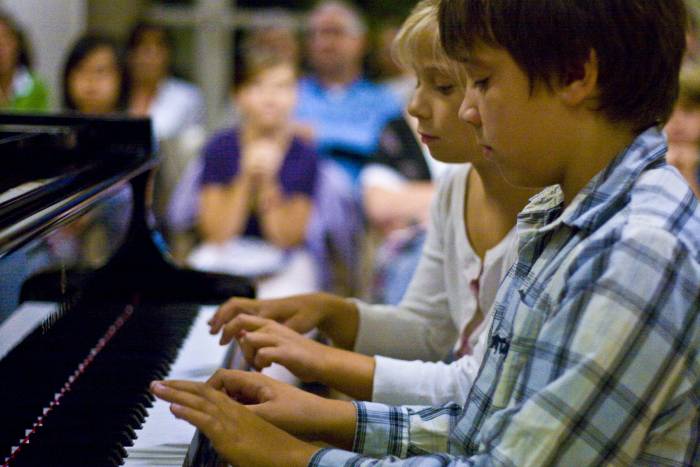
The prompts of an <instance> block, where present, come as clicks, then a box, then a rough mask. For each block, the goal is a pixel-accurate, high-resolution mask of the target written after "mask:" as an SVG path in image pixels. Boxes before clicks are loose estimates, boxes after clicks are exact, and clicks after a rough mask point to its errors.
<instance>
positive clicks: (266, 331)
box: [222, 315, 336, 382]
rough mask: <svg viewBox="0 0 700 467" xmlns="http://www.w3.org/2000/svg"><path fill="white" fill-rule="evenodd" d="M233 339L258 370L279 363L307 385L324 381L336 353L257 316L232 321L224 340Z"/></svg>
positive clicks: (280, 325) (237, 318)
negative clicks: (326, 362)
mask: <svg viewBox="0 0 700 467" xmlns="http://www.w3.org/2000/svg"><path fill="white" fill-rule="evenodd" d="M228 333H231V335H229V334H228ZM231 337H235V338H236V339H237V340H238V344H239V346H240V348H241V350H242V351H243V355H244V356H245V359H246V361H247V362H248V364H249V365H251V366H253V367H255V369H257V370H262V369H263V368H266V367H268V366H270V365H272V364H273V363H279V364H280V365H282V366H284V367H286V368H287V369H288V370H289V371H291V372H292V373H294V375H296V376H297V377H298V378H299V379H301V380H302V381H304V382H311V381H321V380H322V379H323V378H322V376H321V375H323V372H324V368H325V367H324V362H325V359H326V358H327V357H329V356H330V355H331V354H332V352H333V351H334V350H336V349H333V348H332V347H328V346H325V345H323V344H320V343H318V342H316V341H314V340H311V339H307V338H306V337H304V336H302V335H300V334H299V333H297V332H296V331H293V330H292V329H290V328H288V327H286V326H284V325H282V324H280V323H278V322H276V321H272V320H270V319H266V318H261V317H259V316H253V315H238V316H237V317H236V318H234V319H233V320H232V321H231V322H229V324H228V325H227V326H226V328H225V329H224V335H223V336H222V340H224V339H225V340H227V341H228V340H230V339H231Z"/></svg>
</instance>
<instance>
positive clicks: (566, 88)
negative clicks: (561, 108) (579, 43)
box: [557, 49, 598, 106]
mask: <svg viewBox="0 0 700 467" xmlns="http://www.w3.org/2000/svg"><path fill="white" fill-rule="evenodd" d="M557 93H558V94H559V96H560V97H561V98H562V100H563V101H564V103H565V104H567V105H570V106H578V105H580V104H581V103H583V102H585V101H587V100H589V99H591V98H596V97H597V93H598V55H597V54H596V52H595V50H593V49H591V51H590V53H589V54H588V59H587V60H586V61H585V62H584V63H582V64H581V66H580V67H579V68H578V69H577V70H576V73H575V75H574V74H572V75H570V76H568V77H567V82H566V83H565V84H563V85H562V86H561V87H560V88H559V89H558V91H557Z"/></svg>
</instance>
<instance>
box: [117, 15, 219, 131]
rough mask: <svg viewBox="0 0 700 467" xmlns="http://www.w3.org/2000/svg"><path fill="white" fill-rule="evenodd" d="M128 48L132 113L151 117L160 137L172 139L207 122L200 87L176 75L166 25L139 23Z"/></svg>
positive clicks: (130, 109)
mask: <svg viewBox="0 0 700 467" xmlns="http://www.w3.org/2000/svg"><path fill="white" fill-rule="evenodd" d="M126 51H127V76H128V109H129V113H130V114H132V115H137V116H150V117H151V118H152V119H153V129H154V132H155V136H156V138H157V139H159V140H163V139H168V138H170V137H173V136H175V135H177V134H178V133H180V132H181V131H183V130H184V129H186V128H187V127H189V126H192V125H203V124H204V123H205V119H206V110H205V105H204V98H203V97H202V94H201V92H200V91H199V89H198V88H197V87H196V86H194V85H193V84H190V83H188V82H186V81H184V80H181V79H179V78H175V77H174V76H173V75H172V70H171V59H172V57H171V55H172V51H173V42H172V40H171V38H170V36H169V35H168V32H167V30H166V29H165V27H163V26H159V25H155V24H151V23H139V24H137V25H136V26H135V27H134V28H133V29H132V31H131V34H130V35H129V39H128V41H127V46H126Z"/></svg>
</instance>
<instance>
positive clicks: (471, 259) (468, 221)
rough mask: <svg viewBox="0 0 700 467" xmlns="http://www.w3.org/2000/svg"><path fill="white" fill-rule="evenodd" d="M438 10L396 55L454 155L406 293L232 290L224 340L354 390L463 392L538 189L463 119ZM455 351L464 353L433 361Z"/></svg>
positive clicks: (439, 144)
mask: <svg viewBox="0 0 700 467" xmlns="http://www.w3.org/2000/svg"><path fill="white" fill-rule="evenodd" d="M436 14H437V8H436V2H435V1H434V0H426V1H423V2H421V3H419V4H418V6H417V7H416V9H415V10H414V12H413V13H412V14H411V16H410V17H409V18H408V19H407V20H406V22H405V23H404V25H403V27H402V28H401V30H400V31H399V34H398V36H397V42H396V44H397V47H396V55H397V58H398V59H399V61H400V62H401V63H402V64H404V66H407V67H411V68H413V69H414V71H415V73H416V76H417V81H418V85H417V88H416V91H415V94H414V96H413V98H412V100H411V102H410V103H409V106H408V112H409V113H410V114H411V115H413V116H414V117H415V118H416V119H417V120H418V133H419V134H420V136H421V139H422V141H423V143H424V144H426V145H427V146H428V148H429V150H430V153H431V155H432V157H434V158H435V159H437V160H439V161H441V162H445V163H450V164H453V165H455V164H459V165H455V166H454V170H453V171H452V172H451V174H450V175H447V176H446V177H445V180H444V183H442V184H441V185H440V187H439V188H438V190H437V197H436V200H435V203H434V205H433V207H432V211H431V214H430V221H429V227H428V236H427V237H428V238H427V241H426V244H425V247H424V249H423V252H422V258H421V260H420V262H419V265H418V268H417V270H416V273H415V275H414V277H413V279H412V281H411V283H410V286H409V289H408V291H407V293H406V295H405V296H404V298H403V300H402V301H401V303H400V304H399V305H398V306H389V305H370V304H366V303H363V302H361V301H359V300H354V301H350V300H346V299H343V298H341V297H337V296H333V295H329V294H313V295H305V296H295V297H289V298H284V299H279V300H270V301H251V300H246V299H238V298H233V299H231V300H229V301H228V302H227V303H226V304H224V305H223V306H222V307H221V308H220V310H219V311H218V312H217V314H216V315H215V317H214V318H213V321H212V332H213V333H216V332H218V331H220V330H221V329H222V327H223V328H224V331H223V335H222V343H224V344H225V343H228V342H229V341H231V340H232V339H233V338H236V337H240V339H239V344H240V345H241V348H242V349H243V350H244V352H245V354H246V356H247V358H248V361H249V362H250V363H251V364H254V365H255V366H256V367H257V368H262V367H265V366H267V365H270V364H271V363H273V362H274V363H279V364H282V365H284V366H286V367H287V368H288V369H289V370H290V371H292V373H295V374H296V375H297V376H299V377H300V378H301V379H303V380H307V381H320V382H322V383H324V384H327V385H329V386H332V387H334V388H336V389H339V390H341V391H343V392H345V393H347V394H349V395H351V396H353V397H356V398H359V399H371V400H374V401H381V402H386V403H399V402H403V403H415V404H418V403H424V404H441V403H445V402H450V401H457V402H463V401H464V398H465V397H466V394H467V392H468V390H469V387H470V386H471V382H472V381H473V380H474V378H475V377H476V374H477V372H478V370H479V365H480V364H481V359H482V357H483V354H484V352H485V351H486V331H487V330H488V325H489V323H490V315H488V312H489V311H490V310H491V305H492V303H493V299H494V296H495V293H496V289H497V288H498V285H499V283H500V282H501V280H502V278H503V277H504V275H505V273H506V271H507V270H508V268H509V267H510V266H511V265H512V264H513V261H514V259H515V244H514V239H515V232H514V230H513V225H514V223H515V218H516V214H517V213H518V211H520V210H521V209H522V207H523V206H524V205H525V203H526V202H527V199H528V198H529V197H530V196H532V195H533V194H534V193H535V192H534V191H532V190H524V189H517V188H514V187H512V186H511V185H509V184H507V183H506V182H505V181H504V180H503V178H502V177H501V175H500V172H499V170H498V167H497V166H496V165H494V164H493V163H492V162H490V161H488V160H486V159H485V158H484V157H483V155H482V154H481V152H480V150H479V148H478V146H477V144H476V139H475V137H474V132H473V130H472V129H471V128H469V126H468V125H467V124H466V123H465V122H462V121H460V120H459V118H458V111H459V106H460V103H461V101H462V95H463V83H464V81H465V79H464V73H463V70H462V67H461V65H459V64H457V63H456V62H453V61H451V60H449V59H448V58H447V57H446V55H445V53H444V52H443V51H442V48H441V47H440V45H439V34H438V31H437V28H438V23H437V17H436ZM464 163H467V164H464ZM250 313H252V314H250ZM253 315H257V316H253ZM274 320H277V321H280V322H285V321H286V323H285V324H286V325H287V326H289V327H291V328H293V329H295V330H297V331H300V332H306V331H308V330H310V329H311V328H313V327H315V326H318V327H319V329H320V330H321V331H322V332H323V333H324V334H326V335H327V336H329V337H330V338H331V339H332V340H333V341H334V343H335V344H336V345H338V346H339V347H341V349H338V348H333V347H326V346H322V345H321V344H319V343H317V342H313V341H310V340H308V339H304V338H303V337H301V336H300V335H298V334H297V333H296V332H294V331H292V330H291V329H288V328H287V327H285V326H283V325H281V324H278V323H277V322H275V321H274ZM241 331H245V334H244V335H243V336H242V337H241V336H240V335H239V333H240V332H241ZM348 350H355V351H356V352H358V353H353V352H349V351H348ZM451 354H452V355H454V356H456V357H461V358H458V360H457V361H455V362H454V363H452V364H449V365H448V364H445V363H441V362H440V360H443V359H446V358H448V357H449V356H450V355H451ZM409 360H425V362H420V361H409Z"/></svg>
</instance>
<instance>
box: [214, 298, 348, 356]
mask: <svg viewBox="0 0 700 467" xmlns="http://www.w3.org/2000/svg"><path fill="white" fill-rule="evenodd" d="M241 314H249V315H257V316H260V317H263V318H268V319H272V320H274V321H277V322H279V323H282V324H284V325H285V326H287V327H289V328H291V329H294V330H295V331H297V332H300V333H305V332H309V331H311V330H312V329H314V328H316V327H318V328H319V330H320V331H321V332H322V333H324V334H326V335H327V336H328V337H330V338H331V339H332V340H333V341H334V342H335V344H336V345H338V346H340V347H343V348H351V347H352V346H353V345H354V342H355V337H356V334H357V326H358V320H359V318H358V311H357V307H355V305H354V304H352V303H350V302H348V301H346V300H344V299H342V298H340V297H337V296H335V295H331V294H326V293H313V294H304V295H294V296H291V297H287V298H280V299H273V300H251V299H247V298H238V297H234V298H231V299H229V300H228V301H226V302H225V303H224V304H223V305H221V306H220V307H219V309H218V310H217V311H216V313H215V314H214V316H213V317H212V319H211V320H209V325H210V332H211V333H212V334H217V333H218V332H219V331H221V329H222V328H224V329H225V330H224V333H223V334H222V337H221V344H222V345H225V344H228V343H229V342H231V340H232V339H233V338H234V337H236V336H237V334H238V331H240V329H238V328H237V326H238V325H236V324H231V322H232V320H233V319H234V318H236V317H237V316H239V315H241ZM226 328H227V329H226Z"/></svg>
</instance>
